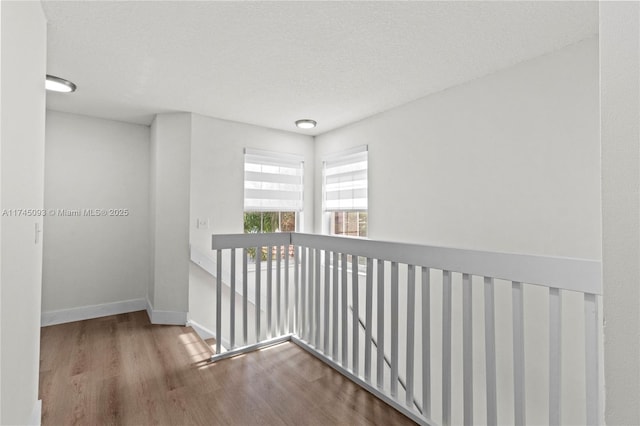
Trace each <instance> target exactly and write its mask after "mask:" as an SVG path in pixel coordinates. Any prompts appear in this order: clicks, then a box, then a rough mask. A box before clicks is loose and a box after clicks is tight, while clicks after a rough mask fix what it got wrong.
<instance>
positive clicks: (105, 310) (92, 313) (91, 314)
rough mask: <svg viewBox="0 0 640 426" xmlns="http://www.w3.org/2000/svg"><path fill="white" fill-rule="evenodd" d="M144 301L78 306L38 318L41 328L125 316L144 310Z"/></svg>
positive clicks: (45, 313) (44, 314)
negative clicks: (112, 316)
mask: <svg viewBox="0 0 640 426" xmlns="http://www.w3.org/2000/svg"><path fill="white" fill-rule="evenodd" d="M145 306H146V301H145V299H131V300H121V301H119V302H111V303H102V304H99V305H89V306H79V307H77V308H70V309H60V310H56V311H48V312H43V313H42V315H41V317H40V324H41V326H42V327H46V326H48V325H55V324H64V323H67V322H73V321H82V320H87V319H93V318H100V317H106V316H109V315H118V314H126V313H128V312H136V311H142V310H144V309H145Z"/></svg>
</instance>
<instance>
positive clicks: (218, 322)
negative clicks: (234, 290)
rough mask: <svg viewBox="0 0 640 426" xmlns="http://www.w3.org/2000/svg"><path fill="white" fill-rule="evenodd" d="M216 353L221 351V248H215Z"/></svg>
mask: <svg viewBox="0 0 640 426" xmlns="http://www.w3.org/2000/svg"><path fill="white" fill-rule="evenodd" d="M216 280H217V281H218V282H217V285H216V353H217V354H219V353H220V352H222V250H220V249H218V250H216Z"/></svg>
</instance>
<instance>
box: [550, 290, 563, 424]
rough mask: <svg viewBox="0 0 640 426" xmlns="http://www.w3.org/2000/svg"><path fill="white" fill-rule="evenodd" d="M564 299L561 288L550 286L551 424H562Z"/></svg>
mask: <svg viewBox="0 0 640 426" xmlns="http://www.w3.org/2000/svg"><path fill="white" fill-rule="evenodd" d="M561 313H562V299H561V295H560V289H557V288H549V425H550V426H554V425H555V426H559V425H560V414H561V411H560V398H561V395H562V392H561V374H562V372H561V360H562V352H561V351H562V349H561V348H562V342H561V335H560V333H561V330H562V323H561V321H562V317H561Z"/></svg>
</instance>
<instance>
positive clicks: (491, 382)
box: [484, 277, 498, 426]
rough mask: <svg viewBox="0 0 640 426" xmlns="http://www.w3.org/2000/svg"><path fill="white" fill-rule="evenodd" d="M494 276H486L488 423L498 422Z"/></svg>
mask: <svg viewBox="0 0 640 426" xmlns="http://www.w3.org/2000/svg"><path fill="white" fill-rule="evenodd" d="M493 293H494V292H493V278H490V277H485V278H484V345H485V363H486V375H487V376H486V377H487V379H486V382H487V390H486V392H487V425H488V426H496V425H497V424H498V399H497V395H496V326H495V306H494V305H495V303H494V300H495V299H494V295H493Z"/></svg>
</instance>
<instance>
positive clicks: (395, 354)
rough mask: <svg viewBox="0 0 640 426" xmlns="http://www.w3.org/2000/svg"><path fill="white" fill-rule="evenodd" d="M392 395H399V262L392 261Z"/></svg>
mask: <svg viewBox="0 0 640 426" xmlns="http://www.w3.org/2000/svg"><path fill="white" fill-rule="evenodd" d="M390 381H391V396H392V397H394V398H396V397H397V396H398V262H391V379H390Z"/></svg>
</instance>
